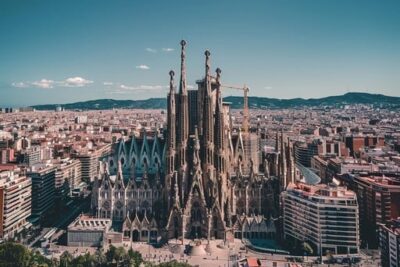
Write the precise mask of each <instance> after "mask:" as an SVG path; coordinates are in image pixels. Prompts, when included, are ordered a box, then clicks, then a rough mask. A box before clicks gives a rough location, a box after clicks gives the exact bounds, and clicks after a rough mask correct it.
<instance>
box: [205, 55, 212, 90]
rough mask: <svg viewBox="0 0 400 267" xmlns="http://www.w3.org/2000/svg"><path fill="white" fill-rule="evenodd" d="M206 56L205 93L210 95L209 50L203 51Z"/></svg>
mask: <svg viewBox="0 0 400 267" xmlns="http://www.w3.org/2000/svg"><path fill="white" fill-rule="evenodd" d="M204 55H205V56H206V76H205V87H206V88H205V89H206V90H205V93H206V95H211V75H210V56H211V53H210V51H208V50H206V51H205V52H204Z"/></svg>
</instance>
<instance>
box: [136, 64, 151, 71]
mask: <svg viewBox="0 0 400 267" xmlns="http://www.w3.org/2000/svg"><path fill="white" fill-rule="evenodd" d="M136 68H137V69H141V70H149V69H150V67H149V66H147V65H139V66H136Z"/></svg>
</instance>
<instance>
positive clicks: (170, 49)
mask: <svg viewBox="0 0 400 267" xmlns="http://www.w3.org/2000/svg"><path fill="white" fill-rule="evenodd" d="M174 50H175V49H173V48H169V47H167V48H163V49H162V51H164V52H172V51H174Z"/></svg>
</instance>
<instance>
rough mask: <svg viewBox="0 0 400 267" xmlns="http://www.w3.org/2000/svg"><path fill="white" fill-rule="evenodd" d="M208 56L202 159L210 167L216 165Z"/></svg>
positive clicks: (207, 54)
mask: <svg viewBox="0 0 400 267" xmlns="http://www.w3.org/2000/svg"><path fill="white" fill-rule="evenodd" d="M204 55H205V56H206V64H205V67H206V77H205V93H204V99H202V100H201V101H204V109H203V119H202V122H203V136H202V148H203V149H204V150H203V153H202V157H203V158H204V159H205V162H203V164H207V165H208V166H209V167H210V166H213V165H214V147H213V146H214V123H213V122H214V118H213V117H214V113H213V101H212V95H211V75H210V55H211V54H210V51H208V50H206V51H205V52H204Z"/></svg>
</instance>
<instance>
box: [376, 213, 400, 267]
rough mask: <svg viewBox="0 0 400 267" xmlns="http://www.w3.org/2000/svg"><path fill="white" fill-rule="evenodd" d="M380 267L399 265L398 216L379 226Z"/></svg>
mask: <svg viewBox="0 0 400 267" xmlns="http://www.w3.org/2000/svg"><path fill="white" fill-rule="evenodd" d="M379 247H380V249H381V263H382V267H399V266H400V218H397V219H396V220H392V221H390V222H388V223H387V224H382V225H380V227H379Z"/></svg>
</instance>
